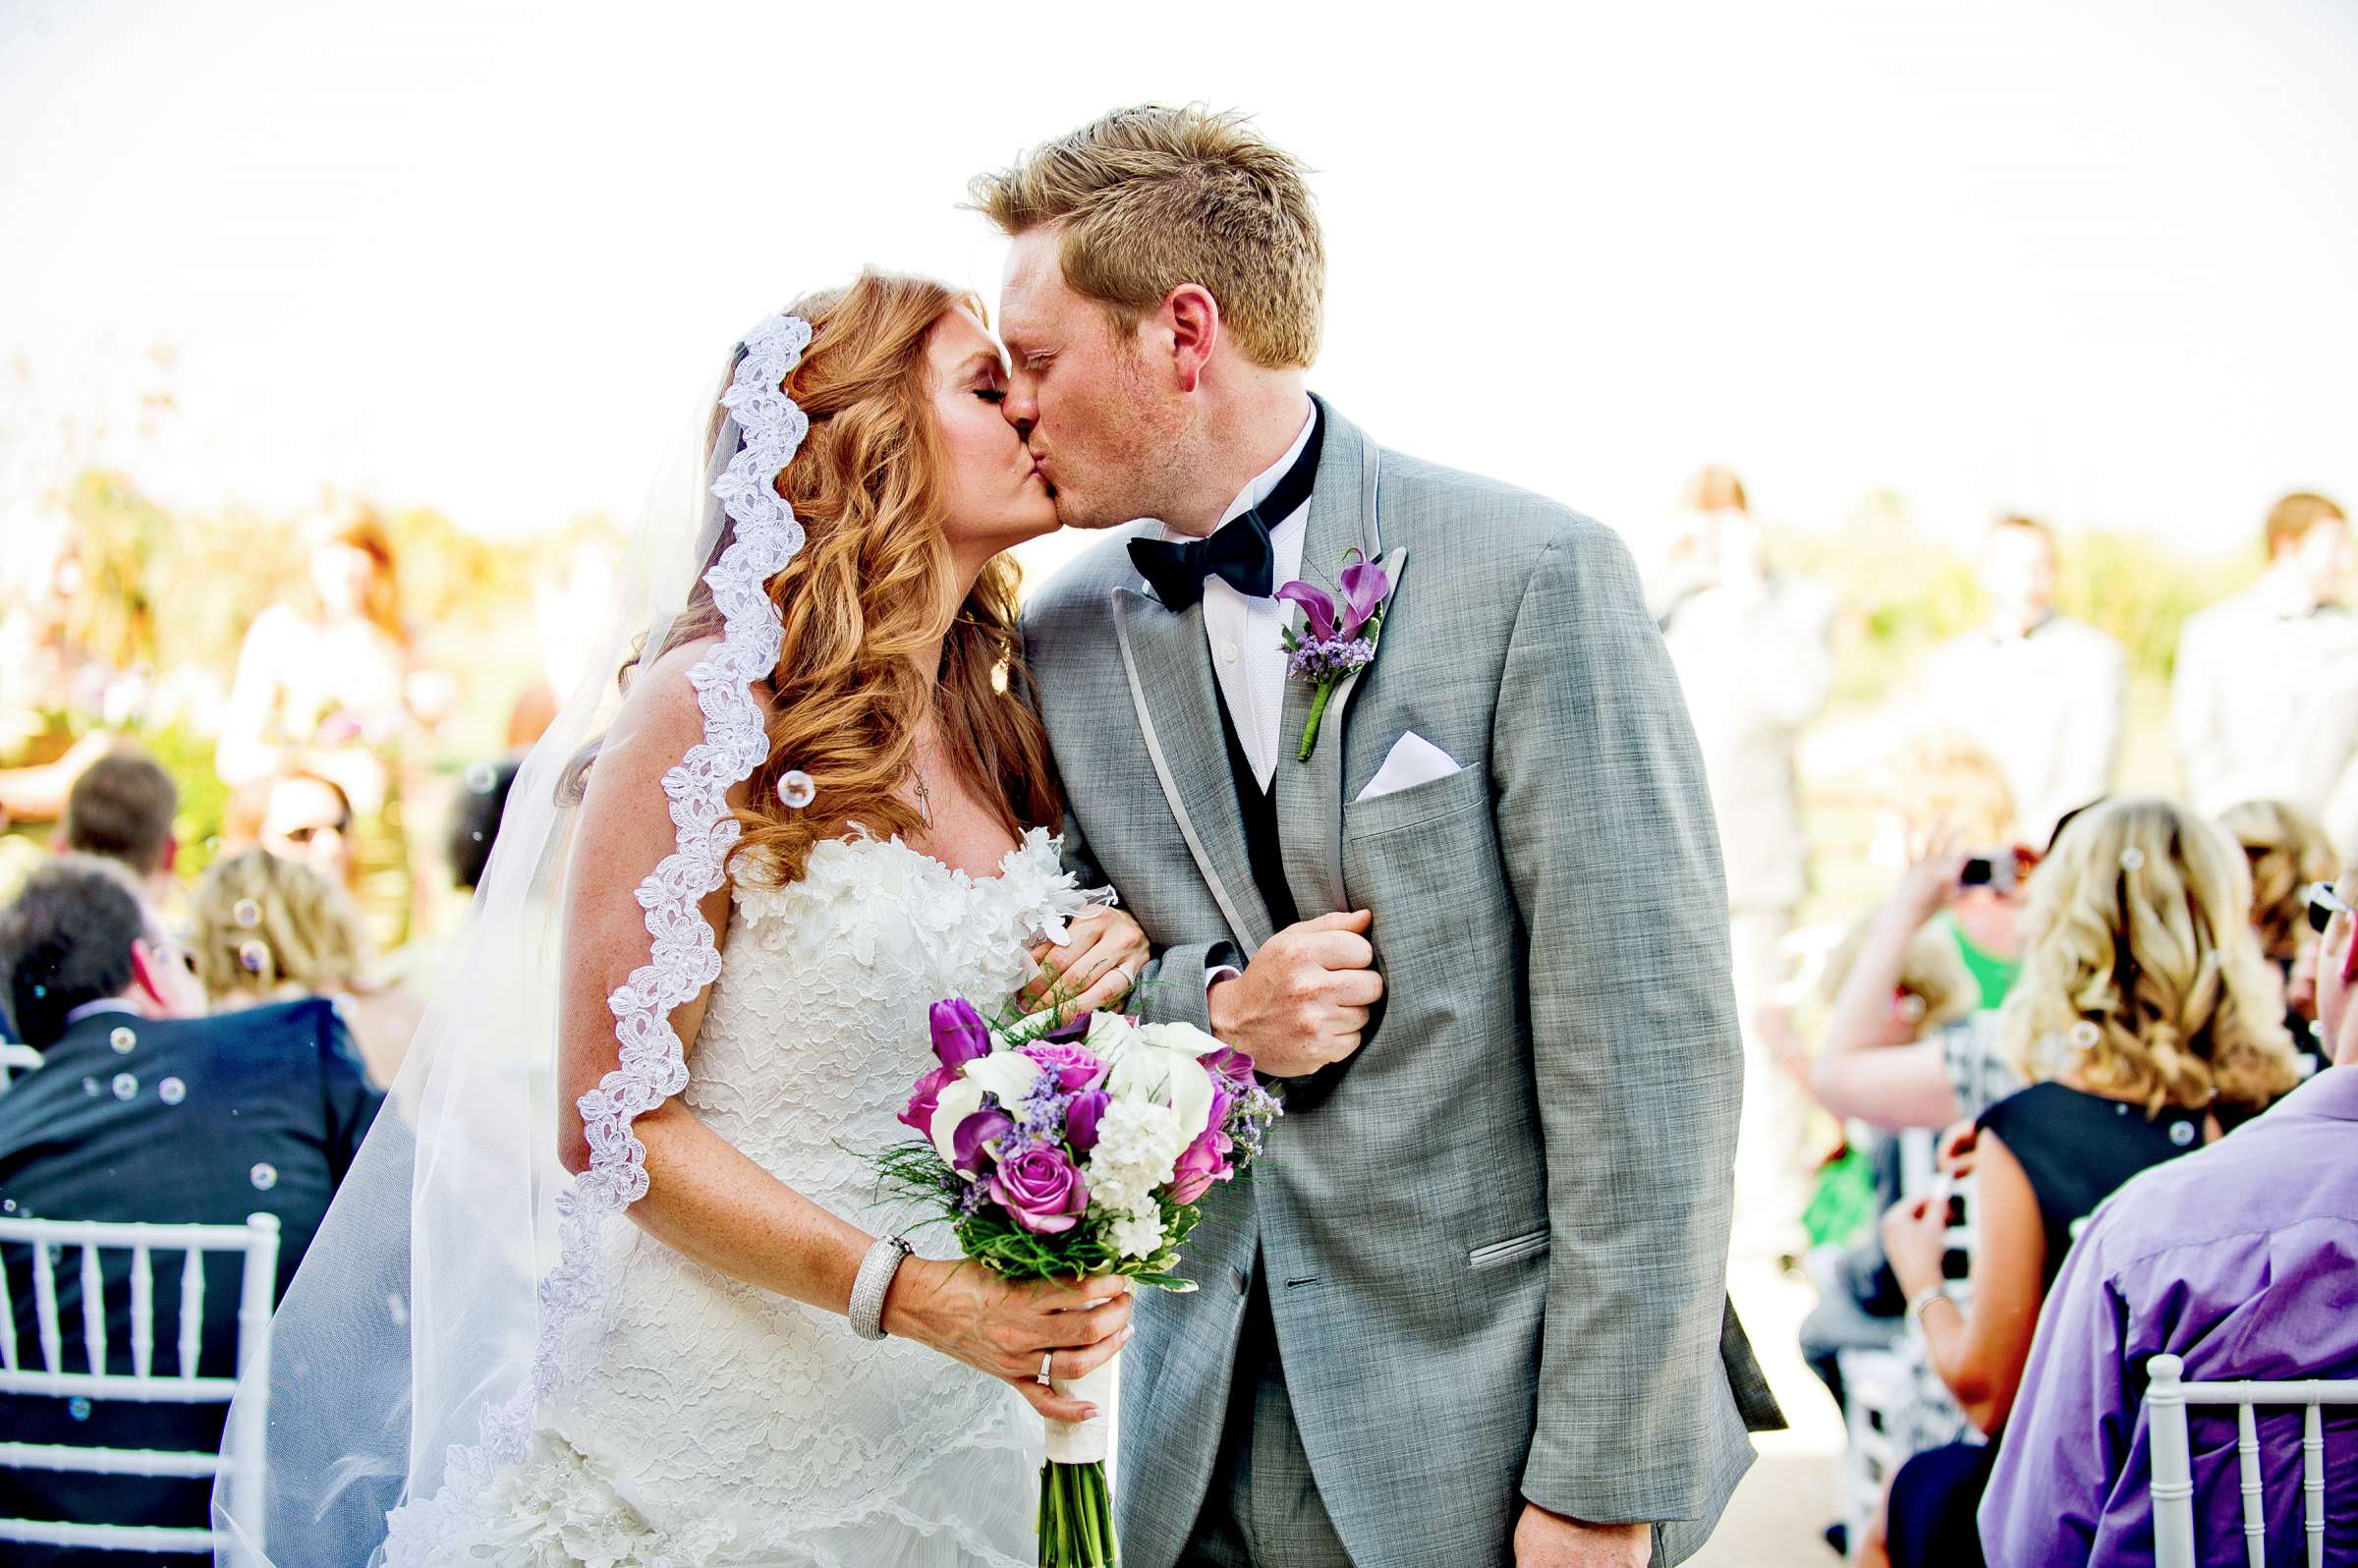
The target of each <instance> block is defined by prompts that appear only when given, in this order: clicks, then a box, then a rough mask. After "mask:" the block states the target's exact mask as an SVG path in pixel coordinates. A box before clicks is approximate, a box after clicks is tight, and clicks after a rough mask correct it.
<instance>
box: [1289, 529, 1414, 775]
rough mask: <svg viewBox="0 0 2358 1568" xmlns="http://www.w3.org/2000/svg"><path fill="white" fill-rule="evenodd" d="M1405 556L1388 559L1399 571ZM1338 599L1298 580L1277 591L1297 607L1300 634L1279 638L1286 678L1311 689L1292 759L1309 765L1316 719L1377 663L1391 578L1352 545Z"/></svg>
mask: <svg viewBox="0 0 2358 1568" xmlns="http://www.w3.org/2000/svg"><path fill="white" fill-rule="evenodd" d="M1407 556H1408V552H1407V551H1406V550H1401V551H1399V552H1398V553H1396V554H1395V555H1394V556H1393V557H1392V571H1397V570H1399V567H1400V564H1401V562H1403V561H1404V560H1406V559H1407ZM1342 589H1343V591H1342V597H1341V599H1340V600H1337V599H1334V598H1331V597H1329V596H1328V595H1327V594H1326V592H1325V591H1324V590H1323V589H1321V588H1317V587H1315V586H1313V585H1311V584H1309V583H1305V582H1303V581H1301V580H1300V579H1299V578H1297V579H1295V580H1294V581H1293V582H1291V583H1288V584H1287V585H1285V587H1283V588H1279V589H1278V590H1277V596H1278V597H1279V598H1281V599H1289V600H1291V601H1292V602H1294V603H1296V604H1299V605H1301V606H1302V615H1303V626H1302V634H1301V635H1300V636H1296V635H1295V632H1294V629H1293V628H1292V627H1290V626H1289V627H1287V628H1285V630H1284V631H1282V632H1280V633H1279V634H1278V637H1279V639H1280V641H1281V642H1282V643H1283V644H1284V647H1285V668H1286V673H1287V674H1288V675H1290V676H1292V677H1293V679H1295V680H1297V681H1305V682H1308V683H1309V685H1310V690H1311V699H1310V722H1309V723H1307V724H1305V725H1304V726H1303V727H1302V748H1301V750H1300V751H1298V752H1296V753H1295V754H1294V760H1295V761H1297V762H1307V761H1309V760H1310V753H1311V749H1312V748H1313V747H1315V746H1317V745H1318V744H1319V720H1320V719H1322V718H1324V717H1325V716H1326V702H1327V700H1328V699H1329V698H1331V697H1333V696H1334V692H1335V688H1337V687H1339V686H1341V685H1342V684H1343V682H1344V681H1345V680H1347V679H1348V678H1350V677H1351V676H1353V675H1355V674H1357V673H1358V672H1359V671H1361V670H1364V669H1366V668H1367V667H1368V666H1369V665H1370V664H1373V663H1374V662H1375V640H1376V639H1377V638H1379V637H1381V636H1382V635H1383V610H1384V601H1385V600H1386V599H1387V598H1389V597H1390V595H1391V591H1392V575H1391V572H1388V571H1386V570H1385V569H1384V567H1383V564H1382V563H1381V562H1380V561H1369V560H1363V559H1361V558H1360V552H1359V549H1358V547H1357V546H1354V547H1353V548H1351V549H1350V550H1349V551H1347V552H1345V554H1344V556H1343V571H1342Z"/></svg>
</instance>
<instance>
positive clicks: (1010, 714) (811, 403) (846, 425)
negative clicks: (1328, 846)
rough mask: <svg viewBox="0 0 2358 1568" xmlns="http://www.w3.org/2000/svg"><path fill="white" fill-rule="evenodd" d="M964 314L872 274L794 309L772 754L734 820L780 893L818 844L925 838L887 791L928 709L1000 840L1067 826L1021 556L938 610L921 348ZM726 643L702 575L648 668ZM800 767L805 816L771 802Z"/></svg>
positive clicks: (742, 848) (934, 450)
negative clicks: (1022, 602) (788, 517)
mask: <svg viewBox="0 0 2358 1568" xmlns="http://www.w3.org/2000/svg"><path fill="white" fill-rule="evenodd" d="M961 306H964V307H966V308H969V309H971V310H973V311H974V312H975V313H976V315H977V316H978V317H981V316H982V314H983V307H982V303H981V302H980V301H978V300H976V299H974V298H973V297H972V296H969V295H963V294H960V293H958V292H957V291H955V290H953V289H951V288H949V287H947V286H946V285H944V284H940V283H936V282H934V281H933V280H931V279H929V278H919V277H907V276H900V275H896V274H891V273H883V272H875V271H867V272H863V273H861V274H860V276H859V277H858V278H857V279H855V280H854V281H853V282H852V283H851V284H850V285H849V286H848V287H845V288H841V289H831V290H827V291H825V292H822V293H818V294H814V295H809V296H807V297H805V298H804V299H802V300H799V301H797V302H796V303H795V304H794V305H793V306H791V307H790V308H789V309H790V311H791V313H793V314H795V315H798V316H801V317H802V318H803V319H804V320H806V321H808V322H810V323H811V344H810V347H809V348H807V349H806V350H804V352H803V357H802V362H801V364H798V365H797V366H796V367H795V369H794V371H793V373H792V374H790V375H789V376H788V377H787V379H786V384H785V391H786V393H787V395H788V396H789V397H792V398H793V399H794V401H795V403H796V404H797V405H798V406H799V407H800V408H801V409H802V411H803V413H804V414H805V415H806V416H808V417H809V419H810V420H811V431H810V434H809V435H808V436H807V437H805V438H804V441H803V444H802V448H801V450H799V451H798V452H796V453H795V455H794V459H793V461H792V462H790V463H788V464H787V466H786V469H785V471H784V472H783V473H781V474H780V475H779V476H778V480H777V490H778V494H779V495H781V496H782V497H784V498H785V500H786V503H787V504H788V505H789V506H791V507H793V508H794V515H795V517H796V519H797V520H798V521H800V522H801V524H802V526H803V531H804V540H803V547H802V548H801V550H799V551H797V552H796V554H795V557H794V559H793V560H792V561H790V562H788V563H787V565H786V569H785V570H784V571H782V572H780V573H778V574H777V576H775V577H773V578H771V579H770V580H769V585H768V588H769V598H770V602H771V603H772V604H774V605H776V606H777V609H778V615H779V618H780V619H781V620H782V621H783V622H784V623H785V632H786V635H785V640H784V641H783V642H782V643H781V644H779V648H778V663H777V668H776V670H775V671H774V672H773V674H772V675H771V679H770V684H771V688H772V692H773V700H771V701H770V703H769V704H768V710H769V724H768V730H769V756H768V757H767V759H766V760H764V761H763V762H762V764H761V766H760V769H759V770H758V772H756V773H755V775H754V778H753V785H754V795H753V804H752V805H751V806H750V807H748V808H746V809H744V810H741V811H739V812H737V813H736V814H737V819H738V821H739V822H741V823H742V824H743V825H744V829H745V834H744V837H743V838H742V839H741V840H739V843H738V852H739V853H743V854H748V855H751V856H752V857H754V860H753V864H754V865H756V866H758V867H759V868H761V870H762V873H763V874H766V875H771V876H774V877H775V878H776V879H777V881H779V882H781V883H784V882H790V881H793V880H795V879H796V878H797V877H799V876H801V875H802V873H803V868H804V866H805V864H806V863H807V862H808V861H809V859H810V855H811V851H812V848H813V847H814V845H817V844H819V843H822V842H824V841H825V840H827V839H831V838H841V837H843V836H844V835H846V834H847V833H851V832H853V831H856V830H861V829H864V830H866V831H868V832H870V833H872V834H874V835H875V836H876V837H878V838H889V837H891V836H893V835H895V834H900V835H903V836H911V835H914V834H916V833H917V832H918V831H919V829H921V828H922V827H923V826H924V825H925V822H924V817H923V816H922V815H921V814H920V813H919V812H918V810H917V809H916V807H915V806H913V805H912V804H910V803H909V802H908V801H907V800H905V799H903V798H902V796H901V795H900V793H899V791H900V790H901V789H902V787H903V785H904V782H905V781H906V780H907V779H908V777H909V775H910V772H911V768H912V764H913V762H914V760H915V756H916V750H917V733H918V726H919V724H920V722H921V721H922V720H923V719H924V718H925V716H926V709H927V704H928V703H931V704H932V710H933V713H934V715H935V718H936V720H937V723H938V726H939V740H940V747H941V751H942V754H943V755H944V756H945V757H946V758H947V759H948V760H949V761H950V763H951V765H952V766H954V767H955V768H956V769H957V770H958V771H959V772H960V773H961V774H963V775H964V777H965V780H966V782H967V784H968V786H969V787H970V788H971V789H972V790H973V791H974V792H975V794H976V795H977V797H978V798H979V799H981V800H983V801H985V802H989V803H992V804H994V805H995V806H996V807H997V810H998V813H999V817H1000V820H1001V822H1002V823H1003V824H1004V825H1005V826H1006V827H1007V829H1008V830H1009V831H1010V832H1013V833H1017V834H1020V833H1022V832H1023V831H1024V830H1025V829H1027V828H1031V827H1042V826H1044V827H1050V828H1053V827H1055V826H1057V825H1058V824H1059V822H1060V820H1061V818H1062V816H1063V814H1064V800H1063V796H1062V793H1061V792H1060V790H1059V789H1058V787H1057V783H1056V776H1055V767H1054V763H1053V762H1052V760H1051V759H1050V756H1049V753H1048V740H1047V732H1046V730H1045V729H1044V728H1043V727H1042V725H1041V724H1040V721H1039V709H1038V705H1037V703H1036V701H1035V700H1034V698H1033V691H1032V685H1031V678H1030V674H1029V672H1028V671H1027V670H1026V669H1025V667H1024V662H1023V637H1022V633H1021V631H1020V629H1019V625H1018V620H1017V601H1016V588H1017V584H1018V582H1019V581H1020V574H1019V571H1018V568H1017V567H1016V564H1015V562H1014V560H1013V559H1012V558H1010V557H1008V556H1005V555H1001V556H997V557H995V558H993V559H992V561H991V562H990V564H989V565H988V566H986V567H984V568H983V574H982V576H981V577H979V578H978V579H977V580H976V582H975V585H974V587H973V588H972V589H970V590H969V591H968V593H967V595H966V597H965V599H964V601H963V602H961V603H959V604H957V605H956V606H955V608H951V607H949V606H950V594H951V591H952V589H953V588H954V586H955V584H954V579H953V577H952V575H951V574H952V572H953V570H954V569H953V566H952V563H951V557H950V548H949V540H948V536H947V534H946V533H945V532H944V530H943V523H944V521H945V518H944V504H945V503H944V496H945V495H946V493H947V486H946V484H945V483H944V482H943V476H944V468H945V466H946V464H947V462H948V459H947V457H946V456H945V454H944V452H943V449H942V444H941V440H940V435H939V431H938V429H937V428H936V426H935V424H934V421H933V414H932V388H931V384H930V380H929V376H930V369H929V366H928V364H927V360H926V346H927V341H928V339H929V338H930V337H931V335H932V331H933V328H934V325H935V324H936V323H937V322H939V321H940V320H941V318H942V317H943V316H944V315H945V314H947V313H948V312H949V311H951V310H953V309H956V308H959V307H961ZM733 537H734V525H731V526H730V527H728V528H724V529H723V530H722V532H721V535H720V538H719V539H718V541H717V542H716V543H715V545H714V546H713V552H712V559H713V560H717V559H718V558H719V554H720V552H721V551H722V550H725V549H726V548H727V547H728V546H729V544H730V542H731V540H732V539H733ZM709 564H710V563H709V562H707V563H706V565H707V567H708V566H709ZM720 631H721V620H720V614H719V611H718V609H717V607H716V606H715V605H714V604H713V603H712V599H711V592H710V590H709V589H708V588H705V587H704V585H703V582H702V572H700V573H699V574H698V581H697V587H696V591H695V593H694V595H693V596H692V597H691V598H690V600H689V604H688V608H687V612H686V613H685V614H683V615H681V616H680V617H679V618H678V619H677V620H676V621H674V623H673V625H672V627H671V630H670V632H669V633H668V634H667V635H666V637H665V639H664V644H663V646H662V648H660V649H658V650H657V656H660V654H661V653H664V652H668V651H670V650H671V649H672V648H674V647H678V646H680V645H681V644H686V643H691V642H695V641H697V640H698V639H700V638H706V637H714V636H718V635H719V633H720ZM937 639H938V640H939V641H940V643H941V667H940V670H939V672H938V674H937V676H936V678H935V679H934V680H932V681H928V680H927V679H926V676H925V674H924V672H923V671H921V670H920V669H919V667H918V666H917V664H916V663H915V662H913V657H914V656H916V655H920V654H922V653H923V652H924V650H925V649H926V648H928V647H930V646H931V645H932V644H933V643H934V642H935V641H936V640H937ZM796 770H799V771H801V772H804V773H807V774H809V775H810V776H811V778H812V780H813V782H814V784H815V785H816V786H817V793H816V795H815V797H814V799H813V800H812V802H811V804H810V805H809V806H808V807H806V808H804V809H803V810H800V811H794V810H789V809H788V808H787V807H785V806H784V805H782V804H781V803H780V801H779V799H778V794H777V784H778V780H779V778H780V777H781V776H782V775H784V774H786V773H788V772H790V771H796Z"/></svg>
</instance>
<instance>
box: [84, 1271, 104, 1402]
mask: <svg viewBox="0 0 2358 1568" xmlns="http://www.w3.org/2000/svg"><path fill="white" fill-rule="evenodd" d="M82 1353H83V1355H84V1357H86V1358H87V1359H88V1361H89V1364H90V1371H92V1372H98V1373H101V1374H103V1373H104V1372H106V1280H105V1276H104V1275H103V1274H101V1273H100V1272H99V1271H98V1244H97V1243H96V1242H86V1241H85V1242H84V1243H83V1244H82Z"/></svg>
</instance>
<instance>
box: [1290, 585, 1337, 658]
mask: <svg viewBox="0 0 2358 1568" xmlns="http://www.w3.org/2000/svg"><path fill="white" fill-rule="evenodd" d="M1277 596H1278V597H1279V598H1281V599H1284V600H1287V601H1288V602H1290V603H1294V604H1299V605H1301V606H1302V614H1303V615H1304V617H1305V618H1306V619H1307V620H1308V622H1309V628H1308V629H1309V632H1310V636H1311V639H1312V641H1314V642H1319V643H1323V642H1325V641H1326V640H1327V639H1328V638H1330V637H1332V636H1334V601H1333V600H1331V599H1329V598H1328V597H1327V596H1326V595H1325V594H1323V593H1321V592H1319V590H1318V589H1317V588H1313V587H1311V586H1310V585H1309V584H1308V583H1305V582H1302V581H1301V580H1300V579H1298V578H1297V579H1296V580H1295V581H1293V582H1291V583H1288V584H1287V585H1286V586H1285V587H1283V588H1279V589H1278V590H1277Z"/></svg>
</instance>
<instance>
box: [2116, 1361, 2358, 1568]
mask: <svg viewBox="0 0 2358 1568" xmlns="http://www.w3.org/2000/svg"><path fill="white" fill-rule="evenodd" d="M2145 1370H2146V1377H2147V1384H2146V1390H2145V1409H2146V1420H2147V1421H2148V1423H2149V1424H2150V1429H2151V1431H2152V1433H2153V1450H2154V1484H2153V1500H2154V1565H2155V1568H2195V1532H2194V1458H2193V1447H2192V1442H2191V1439H2190V1437H2189V1435H2188V1431H2187V1417H2186V1410H2187V1407H2188V1406H2190V1405H2231V1406H2233V1407H2234V1409H2235V1461H2236V1467H2237V1473H2238V1479H2239V1481H2240V1482H2241V1486H2240V1490H2241V1491H2242V1494H2243V1541H2244V1552H2245V1555H2246V1558H2247V1560H2248V1561H2249V1562H2250V1564H2251V1568H2266V1564H2267V1562H2268V1545H2269V1542H2268V1516H2267V1513H2266V1511H2265V1510H2266V1498H2265V1497H2264V1495H2263V1493H2262V1485H2261V1476H2260V1428H2259V1421H2258V1419H2257V1417H2256V1415H2255V1412H2256V1411H2258V1410H2260V1409H2262V1408H2268V1407H2286V1406H2289V1407H2292V1408H2296V1409H2299V1410H2301V1411H2302V1413H2303V1414H2302V1427H2301V1493H2302V1501H2301V1532H2302V1535H2303V1536H2304V1538H2305V1539H2306V1540H2307V1542H2308V1547H2309V1553H2308V1557H2309V1568H2324V1564H2325V1560H2326V1439H2325V1417H2324V1410H2325V1407H2326V1406H2328V1405H2358V1380H2345V1381H2341V1382H2319V1381H2306V1382H2300V1381H2285V1382H2218V1383H2204V1382H2195V1383H2190V1382H2187V1381H2186V1380H2185V1378H2186V1364H2185V1362H2184V1361H2182V1360H2181V1359H2180V1358H2178V1357H2176V1356H2156V1357H2154V1358H2153V1359H2152V1360H2151V1361H2149V1362H2147V1363H2146V1368H2145Z"/></svg>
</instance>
